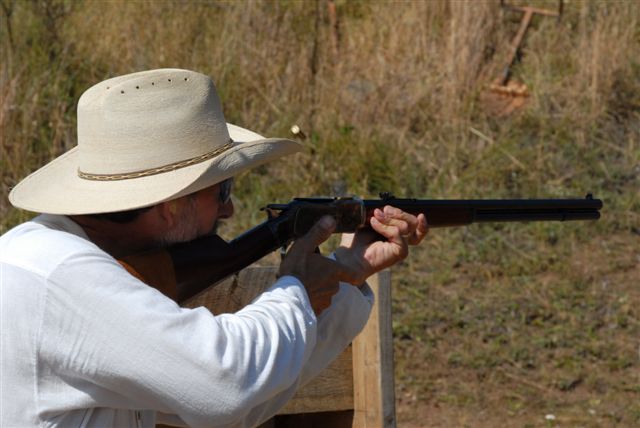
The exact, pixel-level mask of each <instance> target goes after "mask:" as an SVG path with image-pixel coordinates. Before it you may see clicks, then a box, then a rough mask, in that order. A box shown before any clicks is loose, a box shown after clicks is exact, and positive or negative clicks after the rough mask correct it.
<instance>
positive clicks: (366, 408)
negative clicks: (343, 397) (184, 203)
mask: <svg viewBox="0 0 640 428" xmlns="http://www.w3.org/2000/svg"><path fill="white" fill-rule="evenodd" d="M369 286H370V287H371V289H372V290H373V292H374V294H375V295H376V302H375V304H374V305H373V309H372V311H371V316H370V317H369V322H368V323H367V325H366V326H365V328H364V330H363V331H362V333H360V334H359V335H358V337H356V338H355V340H354V341H353V349H352V354H353V394H354V403H353V404H354V420H353V426H354V428H355V427H357V428H383V427H384V428H389V427H395V426H396V412H395V391H394V378H393V331H392V325H391V274H390V272H389V271H388V270H387V271H383V272H380V273H379V274H378V275H376V276H373V277H372V278H370V279H369Z"/></svg>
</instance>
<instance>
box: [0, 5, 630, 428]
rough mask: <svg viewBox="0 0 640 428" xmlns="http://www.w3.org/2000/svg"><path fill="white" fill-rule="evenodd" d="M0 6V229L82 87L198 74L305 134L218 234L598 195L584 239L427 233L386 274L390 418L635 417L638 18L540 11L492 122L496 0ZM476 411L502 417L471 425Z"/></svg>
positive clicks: (238, 119) (558, 230)
mask: <svg viewBox="0 0 640 428" xmlns="http://www.w3.org/2000/svg"><path fill="white" fill-rule="evenodd" d="M516 3H520V4H525V3H526V2H523V1H520V2H516ZM532 3H533V4H535V5H537V6H539V7H546V8H554V7H555V6H556V5H557V3H556V2H554V1H538V2H532ZM0 6H2V7H1V9H2V16H0V48H1V50H2V51H1V52H2V61H1V63H0V167H1V170H2V181H1V188H0V218H1V219H2V221H1V222H0V230H2V231H4V230H6V229H7V228H9V227H11V226H12V225H14V224H16V223H17V222H19V221H22V220H24V219H26V218H28V217H29V216H30V215H31V214H29V213H24V212H20V211H18V210H15V209H13V208H12V207H11V206H10V205H9V204H8V202H7V199H6V195H7V194H8V191H9V189H10V188H11V186H13V185H15V184H16V183H17V182H18V181H19V180H20V179H21V178H22V177H24V176H25V175H26V174H27V173H29V172H31V171H33V170H35V169H36V168H37V167H38V166H39V165H42V164H43V163H45V162H46V161H48V160H49V159H51V158H53V157H55V156H57V155H59V154H60V153H62V152H64V151H65V150H67V149H69V148H70V147H72V146H73V145H75V106H76V102H77V99H78V97H79V96H80V94H81V93H82V92H83V91H84V90H85V89H87V88H88V87H89V86H91V85H92V84H94V83H96V82H98V81H100V80H102V79H105V78H108V77H112V76H115V75H119V74H124V73H129V72H134V71H139V70H144V69H150V68H157V67H180V68H189V69H194V70H197V71H200V72H203V73H205V74H209V75H211V76H212V77H213V78H214V81H215V82H216V85H217V86H218V89H219V91H220V94H221V97H222V99H223V105H224V108H225V114H226V116H227V119H228V121H230V122H232V123H236V124H238V125H241V126H245V127H249V128H251V129H254V130H256V131H258V132H261V133H263V134H265V135H269V136H275V135H280V136H287V135H289V128H290V126H291V125H293V124H298V125H299V126H300V127H301V128H302V129H303V130H304V131H305V132H306V134H307V135H308V139H307V140H305V141H304V144H305V145H307V146H308V151H307V152H306V153H304V154H300V155H297V156H296V157H295V158H294V159H293V160H290V161H288V162H286V163H275V164H273V165H270V166H267V167H263V168H258V169H257V170H255V171H253V172H251V173H250V174H247V175H245V176H242V177H240V178H239V179H238V181H237V182H238V186H237V189H236V199H235V202H236V212H237V215H236V217H237V219H236V221H235V222H234V224H233V225H229V226H228V227H227V230H226V233H227V234H229V235H233V234H235V233H237V232H239V231H240V230H244V229H246V228H247V227H249V226H251V225H254V224H256V223H257V222H258V221H261V220H262V214H261V213H260V212H259V211H258V209H257V208H258V207H260V206H262V205H264V204H265V203H266V202H273V201H284V200H287V199H289V198H290V197H292V196H296V195H298V196H300V195H317V194H324V195H326V194H341V193H346V194H361V195H364V196H368V197H372V196H375V194H376V193H377V192H378V191H382V190H389V191H393V192H395V193H396V194H398V195H401V196H404V195H413V196H418V197H451V198H453V197H478V198H480V197H574V196H578V197H580V196H582V195H583V194H584V193H586V192H587V191H590V192H593V193H594V194H595V195H596V196H598V197H601V198H603V199H604V200H605V204H606V205H605V207H606V208H605V211H604V217H603V219H602V220H601V221H599V222H598V223H595V224H582V225H553V224H542V225H526V226H525V225H517V226H498V227H483V228H479V227H478V228H469V229H465V230H456V231H438V232H437V233H433V234H432V237H431V239H430V241H429V243H428V245H426V246H424V247H423V248H421V249H419V250H417V251H416V252H415V254H414V256H413V257H412V258H411V259H410V260H408V262H407V263H406V264H405V265H403V266H401V267H400V268H399V269H398V270H396V271H395V275H396V276H395V278H396V279H395V280H394V282H395V283H396V292H397V295H396V299H395V311H396V314H395V317H396V326H395V332H396V334H397V337H398V342H397V344H398V348H397V350H398V352H397V363H398V379H399V381H398V382H399V385H400V386H399V397H400V398H401V400H400V404H401V405H402V403H404V402H408V403H409V405H410V408H411V409H413V410H412V411H415V409H416V408H420V406H426V407H428V408H429V409H430V411H431V412H435V413H434V414H437V415H440V417H441V418H442V419H425V420H429V421H430V422H429V423H428V424H430V425H443V426H446V425H449V426H450V425H461V424H464V423H468V422H469V421H476V422H478V424H477V425H483V422H482V420H485V421H493V422H499V423H500V425H515V426H523V425H526V424H532V425H534V426H537V425H540V424H542V423H547V422H544V421H543V422H541V421H540V420H539V419H536V418H537V417H538V416H539V415H538V414H539V413H540V412H542V411H544V409H547V408H553V409H555V410H554V411H559V410H558V409H562V408H564V409H569V410H567V411H568V412H569V413H571V414H572V415H573V413H572V412H574V411H575V412H577V411H578V410H580V409H582V407H583V406H586V405H587V404H584V403H588V402H591V401H593V400H600V401H601V402H602V403H605V402H606V403H609V402H613V404H611V405H610V406H608V407H606V410H605V409H604V408H605V406H604V404H603V405H602V406H601V408H598V412H600V413H598V416H597V418H596V419H588V417H587V419H584V420H583V419H579V418H578V419H576V418H577V416H576V417H575V418H574V419H571V420H572V421H573V422H574V423H575V424H586V425H589V424H593V423H595V424H596V425H598V424H604V425H607V424H609V423H612V424H621V425H633V424H634V423H637V422H638V421H640V408H638V405H637V403H638V402H640V400H639V399H638V396H639V394H640V387H638V385H640V379H638V374H637V373H638V372H640V371H638V360H637V357H636V356H635V353H636V352H637V345H638V342H637V337H639V335H640V322H639V318H640V315H639V314H638V311H637V307H638V304H640V296H639V295H638V293H637V291H635V290H634V288H633V286H632V283H635V284H637V275H638V273H639V272H638V268H637V254H638V233H639V230H640V216H639V212H640V198H639V195H638V188H640V177H639V176H640V167H639V166H638V165H640V60H639V58H640V8H639V7H638V5H637V3H636V2H631V1H597V0H593V1H586V0H585V1H573V0H572V1H566V2H565V7H564V15H563V17H562V19H561V20H560V21H559V22H558V21H556V20H555V19H551V18H541V17H536V18H535V19H534V21H533V23H532V26H531V28H530V29H529V32H528V34H527V37H526V39H525V43H524V46H523V50H522V52H523V57H522V62H521V63H519V64H517V65H516V66H515V67H514V68H513V74H514V79H517V80H519V81H521V82H524V83H526V84H527V86H528V88H529V91H530V93H531V96H530V97H529V99H528V101H527V103H526V105H525V106H524V107H522V108H521V109H519V110H517V111H516V112H515V113H513V114H511V115H509V116H505V117H496V116H495V115H493V114H492V113H491V109H490V108H488V106H487V105H486V104H485V101H484V99H485V98H484V95H485V93H486V89H487V87H488V85H489V83H491V82H492V80H493V79H495V78H496V77H497V76H498V75H499V74H500V72H501V71H502V69H503V65H504V60H505V55H506V54H507V50H508V45H509V42H510V40H511V38H512V37H513V36H514V35H515V33H516V31H517V28H518V25H519V20H520V16H519V15H517V14H514V13H513V12H507V11H501V10H500V8H499V5H498V2H497V1H467V2H463V1H444V0H443V1H424V2H418V1H414V2H408V1H407V2H382V1H372V2H365V1H345V0H337V1H336V10H337V14H336V16H337V22H336V21H334V19H333V17H332V15H331V14H330V12H329V8H328V1H327V0H317V1H306V2H302V1H284V0H281V1H268V2H267V1H249V0H248V1H243V2H222V1H221V2H185V1H156V2H137V1H113V2H102V1H89V0H85V1H78V2H69V1H64V0H47V1H45V0H37V1H19V0H0ZM589 238H591V241H589ZM585 249H588V250H589V251H590V252H593V253H594V254H596V255H597V256H595V257H594V256H591V255H589V254H588V252H587V251H586V250H585ZM634 260H635V264H634ZM614 279H615V280H614ZM603 284H608V285H606V286H605V285H603ZM607 287H609V288H607ZM468 296H473V300H470V299H469V298H468ZM581 305H582V306H581ZM490 314H496V316H495V317H492V316H491V315H490ZM532 320H533V321H532ZM559 320H565V321H567V322H565V323H564V324H563V323H561V322H560V321H559ZM598 323H602V325H605V326H607V327H606V329H605V328H604V327H593V325H596V324H597V325H600V324H598ZM592 324H593V325H592ZM585 325H589V326H591V327H589V328H588V329H587V330H588V334H587V333H585V327H584V326H585ZM402 338H405V340H403V339H402ZM481 338H482V340H481ZM525 339H529V340H525ZM547 339H548V340H547ZM413 358H415V359H419V360H423V359H425V358H428V359H429V361H431V362H433V365H432V366H430V367H426V368H425V367H424V366H422V365H420V364H417V363H415V361H413ZM527 358H529V360H527ZM545 358H546V360H545ZM558 359H560V360H561V361H562V364H557V363H558ZM543 360H544V361H543ZM523 361H524V362H523ZM526 361H530V362H531V364H532V366H531V367H532V368H526V367H528V366H527V365H526V364H527V363H526ZM523 367H525V368H523ZM533 367H535V368H533ZM515 368H518V370H521V371H518V372H516V373H514V372H513V371H512V370H515ZM586 370H593V371H595V372H596V373H604V378H602V376H601V377H595V376H596V375H587V374H584V375H580V376H582V377H580V376H578V375H576V373H578V374H580V373H583V372H584V371H586ZM496 373H502V375H497V374H496ZM572 376H573V377H572ZM576 376H577V377H576ZM574 378H576V379H577V378H579V379H582V380H583V383H582V385H584V386H582V387H579V388H578V389H577V391H578V392H575V391H574V388H573V387H571V385H572V383H571V379H574ZM514 379H515V380H514ZM567 379H568V380H567ZM565 381H566V382H565ZM614 384H617V385H624V386H623V387H620V388H619V389H617V390H616V389H615V388H614V387H613V386H612V385H614ZM527 385H528V386H527ZM531 385H538V386H541V388H539V389H538V390H536V388H535V387H533V390H531ZM603 385H605V386H606V388H605V387H604V386H603ZM604 390H606V392H603V391H604ZM612 391H613V392H612ZM509 394H511V395H509ZM572 394H574V395H572ZM575 394H578V395H575ZM580 394H581V395H580ZM407 397H409V398H407ZM532 397H535V399H534V398H532ZM403 400H404V401H403ZM590 400H591V401H590ZM615 403H619V404H618V407H616V406H615V405H614V404H615ZM620 403H621V404H620ZM634 403H635V404H634ZM487 404H490V405H491V406H493V407H494V408H495V412H496V415H497V416H496V417H497V418H498V419H491V417H490V416H489V415H486V414H484V413H478V409H479V408H481V407H482V406H483V405H487ZM554 406H555V407H554ZM581 406H582V407H581ZM594 406H595V405H594ZM614 408H616V409H618V410H612V409H614ZM438 409H439V410H438ZM620 409H622V410H620ZM582 410H584V409H582ZM601 410H602V411H601ZM412 411H409V410H407V411H405V413H403V414H405V415H406V416H405V417H406V418H408V419H410V418H411V417H413V416H415V414H413V413H412ZM607 412H608V413H607ZM412 415H413V416H412ZM478 415H479V416H480V419H477V418H476V419H474V416H476V417H478ZM483 415H484V416H483ZM510 417H515V418H516V419H514V420H515V422H514V423H513V424H511V423H509V422H508V420H509V419H508V418H510ZM572 417H573V416H572ZM483 418H484V419H483ZM408 419H407V420H408ZM438 420H440V422H438ZM505 421H506V422H505ZM585 421H586V422H585ZM594 421H595V422H594ZM425 423H426V422H425ZM570 423H571V422H570ZM484 424H485V425H487V426H490V425H491V423H490V422H485V423H484Z"/></svg>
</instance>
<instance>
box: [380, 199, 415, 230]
mask: <svg viewBox="0 0 640 428" xmlns="http://www.w3.org/2000/svg"><path fill="white" fill-rule="evenodd" d="M374 214H375V216H376V218H377V219H378V220H380V221H381V222H382V223H385V224H389V225H393V226H396V227H397V228H398V229H399V230H400V234H401V235H402V236H408V235H412V234H413V233H414V232H415V231H416V229H417V228H418V219H417V218H416V216H414V215H413V214H409V213H407V212H404V211H402V210H400V209H398V208H395V207H392V206H389V205H386V206H385V207H384V209H382V210H377V211H376V212H374Z"/></svg>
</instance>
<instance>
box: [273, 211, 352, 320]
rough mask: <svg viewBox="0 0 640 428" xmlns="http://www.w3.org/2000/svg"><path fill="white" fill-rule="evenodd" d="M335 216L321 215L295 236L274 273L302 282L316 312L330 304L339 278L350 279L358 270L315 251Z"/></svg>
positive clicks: (333, 227)
mask: <svg viewBox="0 0 640 428" xmlns="http://www.w3.org/2000/svg"><path fill="white" fill-rule="evenodd" d="M335 228H336V223H335V220H334V219H333V218H331V217H329V216H325V217H323V218H322V219H320V221H319V222H318V223H316V224H315V225H314V226H313V228H311V230H310V231H309V232H308V233H307V234H306V235H305V236H303V237H302V238H300V239H298V240H296V241H295V242H294V243H293V245H291V248H290V249H289V251H288V252H287V256H286V257H285V258H284V260H283V261H282V263H281V264H280V269H279V271H278V276H284V275H292V276H295V277H296V278H298V279H299V280H300V282H302V284H303V285H304V287H305V289H306V290H307V294H308V295H309V300H310V301H311V307H312V308H313V311H314V312H315V314H316V315H320V313H321V312H322V311H323V310H324V309H326V308H327V307H329V305H331V298H332V297H333V295H334V294H336V293H337V292H338V283H339V282H340V281H344V282H349V283H354V281H356V280H357V278H358V272H357V271H355V270H354V269H353V268H351V267H350V266H345V265H343V264H342V263H339V262H336V261H334V260H331V259H328V258H326V257H323V256H322V255H320V254H319V253H318V252H317V250H316V249H317V248H318V246H319V245H320V244H322V243H323V242H324V241H326V240H327V239H328V238H329V236H331V233H332V232H333V231H334V230H335Z"/></svg>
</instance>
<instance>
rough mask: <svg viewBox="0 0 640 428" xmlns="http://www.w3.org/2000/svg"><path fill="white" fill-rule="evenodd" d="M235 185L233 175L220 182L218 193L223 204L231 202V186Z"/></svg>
mask: <svg viewBox="0 0 640 428" xmlns="http://www.w3.org/2000/svg"><path fill="white" fill-rule="evenodd" d="M232 187H233V177H231V178H227V179H226V180H224V181H221V182H220V192H219V193H218V198H219V199H220V203H221V204H222V205H224V204H226V203H228V202H229V200H230V199H231V188H232Z"/></svg>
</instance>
